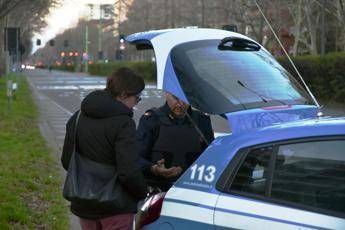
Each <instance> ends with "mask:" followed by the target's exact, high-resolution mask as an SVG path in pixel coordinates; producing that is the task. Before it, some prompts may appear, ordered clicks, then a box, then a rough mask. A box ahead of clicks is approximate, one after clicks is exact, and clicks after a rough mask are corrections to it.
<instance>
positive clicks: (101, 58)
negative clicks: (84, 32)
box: [98, 4, 103, 62]
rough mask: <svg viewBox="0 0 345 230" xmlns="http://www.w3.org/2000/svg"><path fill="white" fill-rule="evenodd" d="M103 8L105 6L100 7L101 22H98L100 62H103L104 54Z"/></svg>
mask: <svg viewBox="0 0 345 230" xmlns="http://www.w3.org/2000/svg"><path fill="white" fill-rule="evenodd" d="M102 7H103V5H102V4H100V5H99V21H98V61H99V62H101V61H102V60H103V52H102Z"/></svg>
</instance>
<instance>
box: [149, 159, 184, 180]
mask: <svg viewBox="0 0 345 230" xmlns="http://www.w3.org/2000/svg"><path fill="white" fill-rule="evenodd" d="M151 171H152V173H153V174H155V175H157V176H163V177H165V178H171V177H176V176H178V175H180V174H181V172H182V168H181V167H171V168H166V167H165V165H164V159H161V160H159V161H157V164H155V165H153V166H152V167H151Z"/></svg>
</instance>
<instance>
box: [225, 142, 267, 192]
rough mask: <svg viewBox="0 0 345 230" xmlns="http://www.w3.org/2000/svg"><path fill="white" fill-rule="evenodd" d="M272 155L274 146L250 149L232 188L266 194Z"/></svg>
mask: <svg viewBox="0 0 345 230" xmlns="http://www.w3.org/2000/svg"><path fill="white" fill-rule="evenodd" d="M271 155H272V147H265V148H258V149H254V150H252V151H250V152H249V153H248V155H247V156H246V158H245V160H244V161H243V163H242V165H241V167H240V168H239V170H238V171H237V174H236V176H235V178H234V180H233V183H232V184H231V188H230V189H231V190H233V191H238V192H247V193H252V194H257V195H265V187H266V183H267V181H268V176H269V175H268V167H269V161H270V158H271Z"/></svg>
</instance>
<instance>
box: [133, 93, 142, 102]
mask: <svg viewBox="0 0 345 230" xmlns="http://www.w3.org/2000/svg"><path fill="white" fill-rule="evenodd" d="M133 96H135V100H136V102H137V103H139V102H140V101H141V95H140V94H137V95H133Z"/></svg>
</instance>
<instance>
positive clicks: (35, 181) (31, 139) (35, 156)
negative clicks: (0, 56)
mask: <svg viewBox="0 0 345 230" xmlns="http://www.w3.org/2000/svg"><path fill="white" fill-rule="evenodd" d="M7 77H9V78H12V79H13V78H14V76H13V75H12V76H7ZM16 78H17V82H18V88H19V89H18V91H17V94H16V98H15V99H14V100H13V101H12V108H11V111H8V107H7V97H6V78H5V77H1V78H0V229H68V226H69V225H68V216H67V213H68V210H67V206H66V203H65V202H64V200H63V198H62V196H61V183H62V179H61V176H60V174H59V168H58V166H57V163H56V162H55V160H54V159H53V157H52V156H51V155H50V154H49V149H48V148H47V145H46V142H45V140H44V139H43V137H42V136H41V134H40V131H39V128H38V124H37V117H38V110H37V108H36V106H35V104H34V102H33V100H32V98H31V92H30V89H29V87H28V84H27V82H26V79H25V78H24V77H20V76H17V77H16Z"/></svg>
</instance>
